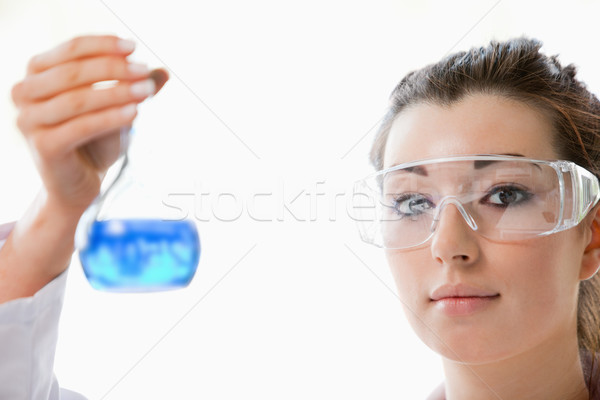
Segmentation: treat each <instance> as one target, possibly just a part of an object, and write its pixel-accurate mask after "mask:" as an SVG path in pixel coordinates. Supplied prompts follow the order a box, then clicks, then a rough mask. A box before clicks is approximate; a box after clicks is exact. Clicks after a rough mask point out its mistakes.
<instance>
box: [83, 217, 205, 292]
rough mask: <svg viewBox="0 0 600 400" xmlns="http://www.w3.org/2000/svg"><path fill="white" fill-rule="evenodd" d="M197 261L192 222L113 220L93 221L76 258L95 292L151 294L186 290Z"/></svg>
mask: <svg viewBox="0 0 600 400" xmlns="http://www.w3.org/2000/svg"><path fill="white" fill-rule="evenodd" d="M199 258H200V239H199V237H198V231H197V230H196V225H195V224H194V223H193V222H191V221H163V220H159V219H156V220H154V219H113V220H107V221H95V222H94V223H93V224H92V226H91V228H90V232H89V236H88V243H87V246H86V247H85V248H84V249H81V250H80V251H79V259H80V260H81V265H82V266H83V271H84V272H85V276H86V277H87V279H88V281H89V282H90V284H91V285H92V287H94V288H95V289H98V290H108V291H115V292H150V291H158V290H168V289H175V288H179V287H185V286H187V285H188V284H189V283H190V281H191V280H192V278H193V277H194V274H195V272H196V267H197V266H198V260H199Z"/></svg>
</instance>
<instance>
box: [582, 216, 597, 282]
mask: <svg viewBox="0 0 600 400" xmlns="http://www.w3.org/2000/svg"><path fill="white" fill-rule="evenodd" d="M588 217H589V218H586V219H585V220H584V221H583V223H584V224H585V225H586V226H585V230H586V231H587V232H585V234H586V235H585V236H586V237H589V236H588V235H590V234H591V239H590V241H589V243H588V245H587V246H586V248H585V250H584V252H583V258H582V259H581V270H580V271H579V279H580V280H586V279H590V278H592V277H593V276H594V275H595V274H596V273H597V272H598V270H599V269H600V206H596V207H594V208H593V209H592V211H591V212H590V215H589V216H588Z"/></svg>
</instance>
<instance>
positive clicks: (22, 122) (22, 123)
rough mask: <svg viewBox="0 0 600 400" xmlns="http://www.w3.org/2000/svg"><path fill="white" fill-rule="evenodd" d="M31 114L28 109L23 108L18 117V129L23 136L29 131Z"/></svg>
mask: <svg viewBox="0 0 600 400" xmlns="http://www.w3.org/2000/svg"><path fill="white" fill-rule="evenodd" d="M29 120H30V112H29V109H28V108H23V109H21V111H20V112H19V115H17V127H18V128H19V130H20V131H21V132H23V134H26V133H28V130H29Z"/></svg>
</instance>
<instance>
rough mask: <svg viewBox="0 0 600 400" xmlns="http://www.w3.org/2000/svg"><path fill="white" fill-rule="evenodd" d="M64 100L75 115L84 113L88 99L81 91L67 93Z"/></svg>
mask: <svg viewBox="0 0 600 400" xmlns="http://www.w3.org/2000/svg"><path fill="white" fill-rule="evenodd" d="M64 101H65V107H66V108H67V109H69V110H71V112H72V113H73V114H74V115H79V114H83V113H84V112H85V111H86V106H87V101H86V98H85V96H84V95H83V94H82V93H80V92H76V93H69V94H67V95H66V98H65V99H64Z"/></svg>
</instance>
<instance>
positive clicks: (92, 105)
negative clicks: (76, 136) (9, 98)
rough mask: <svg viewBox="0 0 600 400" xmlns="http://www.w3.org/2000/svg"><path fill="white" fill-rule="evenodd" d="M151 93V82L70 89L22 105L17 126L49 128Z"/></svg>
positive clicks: (137, 99) (154, 89)
mask: <svg viewBox="0 0 600 400" xmlns="http://www.w3.org/2000/svg"><path fill="white" fill-rule="evenodd" d="M154 93H156V83H155V81H154V80H153V79H144V80H139V81H135V82H133V83H129V82H121V83H119V84H117V85H115V86H113V87H110V88H107V89H95V88H92V87H82V88H78V89H73V90H70V91H68V92H65V93H61V94H59V95H57V96H55V97H53V98H51V99H50V100H47V101H43V102H37V103H32V104H28V105H26V106H23V107H22V108H21V110H20V113H19V116H18V118H17V126H18V127H19V129H21V131H23V132H27V131H31V130H34V129H36V127H50V126H53V125H58V124H60V123H63V122H66V121H67V120H69V119H71V118H75V117H76V116H78V115H82V114H86V113H89V112H92V111H99V110H102V109H105V108H110V107H117V106H121V105H125V104H127V103H131V102H136V103H140V102H142V101H143V100H144V99H146V98H147V97H148V96H150V95H152V94H154Z"/></svg>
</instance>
